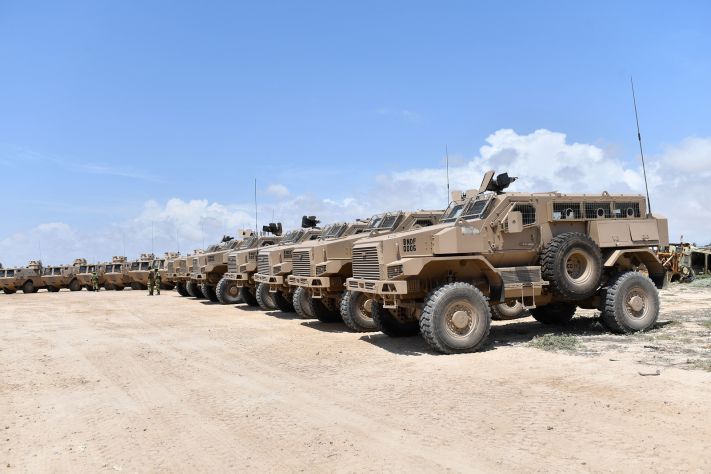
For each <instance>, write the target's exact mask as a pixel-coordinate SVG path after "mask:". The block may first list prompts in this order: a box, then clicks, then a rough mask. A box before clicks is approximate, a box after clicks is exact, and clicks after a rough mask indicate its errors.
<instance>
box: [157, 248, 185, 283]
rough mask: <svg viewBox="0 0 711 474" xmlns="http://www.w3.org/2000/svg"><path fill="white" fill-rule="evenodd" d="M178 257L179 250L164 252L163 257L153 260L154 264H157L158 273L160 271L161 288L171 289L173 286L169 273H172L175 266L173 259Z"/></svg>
mask: <svg viewBox="0 0 711 474" xmlns="http://www.w3.org/2000/svg"><path fill="white" fill-rule="evenodd" d="M178 258H180V252H165V254H164V255H163V258H162V259H160V260H157V262H158V263H157V264H156V261H154V262H153V264H154V265H158V273H160V280H161V285H160V288H161V290H172V289H174V288H175V283H174V282H173V280H172V279H171V278H170V274H171V273H173V269H174V268H175V261H176V260H177V259H178Z"/></svg>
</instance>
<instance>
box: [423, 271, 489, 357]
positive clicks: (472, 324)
mask: <svg viewBox="0 0 711 474" xmlns="http://www.w3.org/2000/svg"><path fill="white" fill-rule="evenodd" d="M490 329H491V310H490V309H489V303H488V302H487V300H486V298H485V297H484V295H483V294H482V293H481V291H479V289H478V288H476V287H474V286H473V285H470V284H469V283H464V282H455V283H448V284H446V285H443V286H441V287H439V288H438V289H437V290H435V291H434V292H432V294H430V296H429V297H428V298H427V300H426V301H425V308H424V310H423V311H422V317H421V318H420V331H421V332H422V336H423V337H424V338H425V340H426V341H427V343H428V344H429V345H430V346H431V347H432V348H433V349H434V350H436V351H438V352H442V353H444V354H457V353H462V352H474V351H476V350H478V349H479V348H481V346H482V345H484V343H485V342H486V339H487V337H488V336H489V330H490Z"/></svg>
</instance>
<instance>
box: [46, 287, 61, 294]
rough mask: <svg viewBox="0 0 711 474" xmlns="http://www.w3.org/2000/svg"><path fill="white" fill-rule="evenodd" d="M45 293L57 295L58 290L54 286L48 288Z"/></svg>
mask: <svg viewBox="0 0 711 474" xmlns="http://www.w3.org/2000/svg"><path fill="white" fill-rule="evenodd" d="M47 291H48V292H50V293H57V292H58V291H59V288H55V287H54V286H48V287H47Z"/></svg>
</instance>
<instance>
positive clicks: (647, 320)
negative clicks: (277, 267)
mask: <svg viewBox="0 0 711 474" xmlns="http://www.w3.org/2000/svg"><path fill="white" fill-rule="evenodd" d="M658 317H659V292H658V291H657V287H655V286H654V283H652V280H650V279H649V278H648V277H646V276H644V275H642V274H641V273H639V272H626V273H623V274H621V275H620V276H618V277H617V278H616V279H615V280H614V281H613V282H612V283H611V284H610V286H609V287H608V288H607V291H606V292H605V307H604V309H603V311H602V321H603V323H604V324H605V326H607V327H608V328H609V329H610V330H611V331H612V332H616V333H620V334H629V333H632V332H637V331H644V330H646V329H649V328H650V327H652V326H654V323H656V322H657V318H658Z"/></svg>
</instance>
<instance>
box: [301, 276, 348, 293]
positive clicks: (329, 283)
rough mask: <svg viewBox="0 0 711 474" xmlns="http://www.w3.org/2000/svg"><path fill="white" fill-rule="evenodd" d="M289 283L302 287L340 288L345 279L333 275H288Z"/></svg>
mask: <svg viewBox="0 0 711 474" xmlns="http://www.w3.org/2000/svg"><path fill="white" fill-rule="evenodd" d="M288 282H289V285H291V286H301V287H303V288H326V289H337V290H342V289H343V285H344V283H345V281H344V280H343V277H339V276H335V277H329V276H316V277H313V276H296V275H289V279H288Z"/></svg>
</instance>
